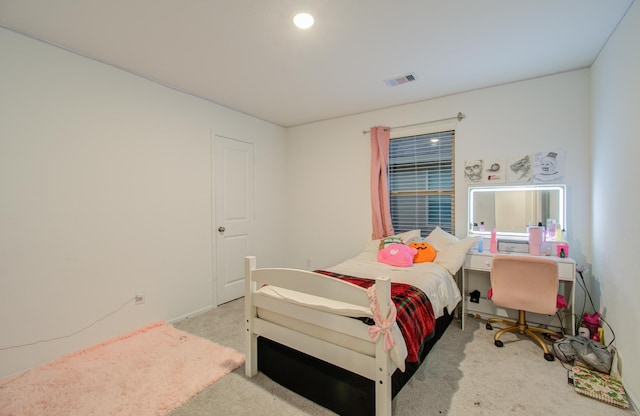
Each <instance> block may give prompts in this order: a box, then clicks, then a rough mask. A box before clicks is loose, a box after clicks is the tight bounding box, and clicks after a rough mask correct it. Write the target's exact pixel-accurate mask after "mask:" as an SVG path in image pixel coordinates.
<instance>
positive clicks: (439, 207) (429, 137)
mask: <svg viewBox="0 0 640 416" xmlns="http://www.w3.org/2000/svg"><path fill="white" fill-rule="evenodd" d="M454 138H455V132H454V131H453V130H450V131H444V132H438V133H429V134H421V135H417V136H409V137H399V138H395V139H391V141H390V144H389V172H388V178H389V199H390V201H389V202H390V207H391V222H392V224H393V228H394V230H395V232H396V233H401V232H404V231H409V230H416V229H419V230H421V232H422V236H423V237H424V236H426V235H428V234H429V233H430V232H431V231H432V230H433V229H434V228H435V227H436V226H440V228H442V229H443V230H445V231H447V232H449V233H451V234H455V232H454V231H455V230H454V224H455V222H454V214H455V212H454V202H455V201H454V197H455V196H454V195H455V194H454V176H453V172H454V166H453V160H454V158H453V156H454V155H453V145H454Z"/></svg>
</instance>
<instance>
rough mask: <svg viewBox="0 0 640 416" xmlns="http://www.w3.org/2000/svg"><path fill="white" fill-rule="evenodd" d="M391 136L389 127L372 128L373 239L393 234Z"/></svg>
mask: <svg viewBox="0 0 640 416" xmlns="http://www.w3.org/2000/svg"><path fill="white" fill-rule="evenodd" d="M389 137H390V129H389V127H381V126H376V127H372V128H371V215H372V221H373V233H372V238H373V239H378V238H382V237H386V236H389V235H393V226H392V225H391V212H390V209H389V185H388V182H387V166H388V164H389Z"/></svg>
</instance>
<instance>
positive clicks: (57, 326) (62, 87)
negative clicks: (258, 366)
mask: <svg viewBox="0 0 640 416" xmlns="http://www.w3.org/2000/svg"><path fill="white" fill-rule="evenodd" d="M0 56H2V65H0V91H1V93H0V195H1V198H2V199H1V201H0V316H2V318H3V319H2V320H0V333H2V334H3V336H2V339H1V340H0V377H2V376H6V375H8V374H12V373H15V372H19V371H22V370H25V369H28V368H32V367H34V366H36V365H37V364H40V363H44V362H47V361H50V360H52V359H54V358H56V357H58V356H60V355H62V354H65V353H69V352H71V351H74V350H77V349H80V348H82V347H84V346H87V345H92V344H95V343H97V342H100V341H103V340H106V339H108V338H111V337H113V336H116V335H121V334H123V333H126V332H128V331H130V330H133V329H135V328H138V327H140V326H142V325H144V324H148V323H151V322H154V321H158V320H172V319H175V318H178V317H182V316H185V315H187V314H190V313H194V312H197V311H202V310H206V309H207V308H211V307H212V306H214V305H213V301H214V299H215V297H214V283H213V282H214V280H213V270H215V268H214V267H213V263H214V258H213V245H212V234H211V228H212V227H211V226H212V221H211V219H212V187H211V186H212V179H211V178H212V165H211V143H212V141H211V137H212V136H213V135H214V134H221V135H224V136H226V137H231V138H235V139H238V140H244V141H249V142H253V143H255V151H256V237H257V241H256V247H258V249H257V250H256V253H255V254H256V255H257V256H259V258H260V259H261V260H262V262H263V263H265V264H278V263H281V262H283V257H284V256H283V254H282V251H281V250H279V249H278V248H277V247H275V246H274V244H273V239H272V236H273V235H276V234H278V233H281V232H282V229H283V228H284V209H283V202H282V201H283V200H284V184H285V180H284V176H285V171H284V158H285V147H284V146H285V133H284V129H282V128H280V127H276V126H274V125H272V124H269V123H265V122H263V121H260V120H257V119H255V118H252V117H248V116H246V115H243V114H240V113H238V112H235V111H231V110H229V109H226V108H224V107H221V106H218V105H215V104H212V103H210V102H206V101H203V100H200V99H197V98H194V97H192V96H189V95H186V94H182V93H179V92H177V91H174V90H172V89H169V88H166V87H163V86H161V85H158V84H156V83H153V82H149V81H147V80H144V79H142V78H139V77H136V76H133V75H131V74H129V73H126V72H124V71H121V70H118V69H115V68H113V67H110V66H107V65H104V64H101V63H98V62H95V61H92V60H89V59H86V58H83V57H80V56H78V55H75V54H72V53H69V52H66V51H63V50H61V49H58V48H56V47H53V46H50V45H46V44H44V43H41V42H38V41H35V40H32V39H29V38H26V37H23V36H20V35H17V34H15V33H13V32H10V31H7V30H4V29H0ZM136 290H144V291H145V292H146V302H145V304H144V305H140V306H135V305H133V304H132V303H128V304H127V305H126V306H124V307H123V308H122V309H121V310H120V311H118V312H116V313H114V314H113V315H111V316H109V317H108V318H107V319H105V320H104V321H101V322H99V323H97V324H95V325H94V326H93V327H91V328H90V329H87V330H86V331H83V332H81V333H80V334H77V335H74V336H71V337H68V338H62V339H60V340H58V341H55V342H48V343H39V344H36V345H33V346H29V347H22V348H15V349H4V350H2V349H1V348H3V347H6V346H11V345H16V344H25V343H31V342H34V341H37V340H41V339H48V338H55V337H61V336H65V335H67V334H70V333H72V332H74V331H77V330H79V329H81V328H84V327H85V326H87V325H89V324H91V323H93V322H94V321H95V320H97V319H99V318H101V317H103V316H105V315H107V314H108V313H110V312H112V311H115V310H116V309H118V308H119V307H120V306H121V305H123V304H125V303H126V302H127V301H128V300H130V299H132V298H133V296H134V293H135V291H136Z"/></svg>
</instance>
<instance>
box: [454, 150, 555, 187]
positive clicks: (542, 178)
mask: <svg viewBox="0 0 640 416" xmlns="http://www.w3.org/2000/svg"><path fill="white" fill-rule="evenodd" d="M564 161H565V152H564V151H558V150H550V151H544V152H537V153H534V154H533V155H520V156H515V157H511V158H496V159H476V160H466V161H465V162H464V179H465V182H466V183H467V184H469V185H488V184H494V183H495V184H500V183H510V184H526V183H560V182H562V181H563V179H564Z"/></svg>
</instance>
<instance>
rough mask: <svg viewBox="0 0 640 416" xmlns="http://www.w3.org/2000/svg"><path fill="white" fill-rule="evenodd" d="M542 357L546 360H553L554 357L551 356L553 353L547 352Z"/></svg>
mask: <svg viewBox="0 0 640 416" xmlns="http://www.w3.org/2000/svg"><path fill="white" fill-rule="evenodd" d="M544 359H545V360H547V361H553V360H555V357H554V356H553V354H551V353H547V354H545V355H544Z"/></svg>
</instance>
